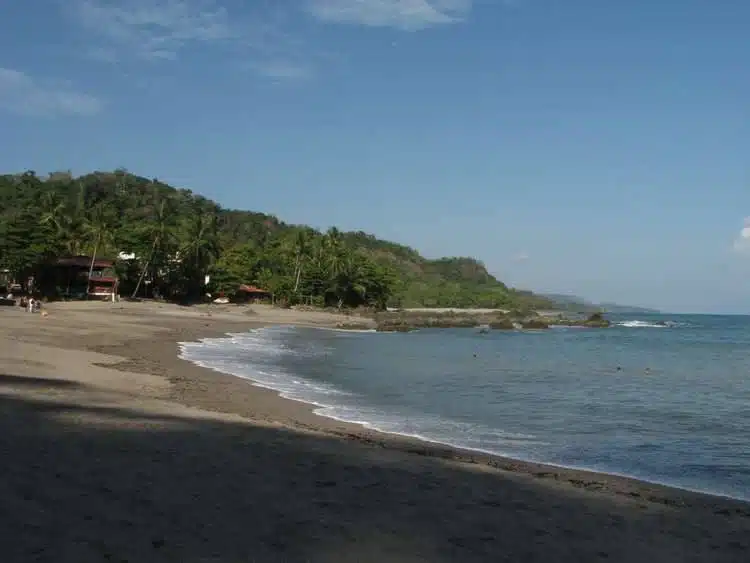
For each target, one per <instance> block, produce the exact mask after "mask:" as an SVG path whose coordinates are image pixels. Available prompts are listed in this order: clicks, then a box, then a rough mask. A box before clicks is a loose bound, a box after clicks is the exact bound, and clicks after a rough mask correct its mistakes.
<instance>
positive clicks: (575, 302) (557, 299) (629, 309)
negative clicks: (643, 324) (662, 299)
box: [541, 293, 661, 314]
mask: <svg viewBox="0 0 750 563" xmlns="http://www.w3.org/2000/svg"><path fill="white" fill-rule="evenodd" d="M541 297H546V298H547V299H549V300H550V301H553V302H554V303H557V304H558V305H559V306H560V308H563V309H568V310H576V311H581V312H585V311H593V310H597V311H604V312H606V313H643V314H658V313H660V312H661V311H658V310H656V309H648V308H646V307H636V306H632V305H618V304H617V303H592V302H591V301H587V300H585V299H583V298H582V297H578V296H577V295H564V294H558V293H546V294H544V295H542V296H541Z"/></svg>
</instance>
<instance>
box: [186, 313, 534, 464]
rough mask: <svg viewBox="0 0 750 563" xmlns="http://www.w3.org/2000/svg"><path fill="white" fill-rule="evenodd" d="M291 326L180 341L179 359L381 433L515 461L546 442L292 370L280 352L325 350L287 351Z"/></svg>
mask: <svg viewBox="0 0 750 563" xmlns="http://www.w3.org/2000/svg"><path fill="white" fill-rule="evenodd" d="M292 330H293V328H292V327H273V328H261V329H255V330H251V331H249V332H247V333H239V334H229V335H227V336H226V337H223V338H206V339H203V340H201V341H199V342H181V343H180V350H181V352H180V357H181V358H183V359H185V360H188V361H190V362H192V363H194V364H196V365H199V366H201V367H204V368H207V369H212V370H214V371H218V372H221V373H225V374H229V375H233V376H235V377H239V378H242V379H245V380H247V381H249V382H251V383H252V384H253V385H256V386H258V387H263V388H266V389H271V390H274V391H276V392H278V393H279V394H280V395H281V396H282V397H284V398H286V399H292V400H295V401H300V402H304V403H307V404H310V405H313V406H314V407H316V408H315V409H314V412H315V413H316V414H318V415H320V416H324V417H326V418H331V419H334V420H338V421H341V422H348V423H353V424H360V425H362V426H365V427H367V428H371V429H373V430H377V431H380V432H385V433H390V434H397V435H401V436H405V437H411V438H416V439H419V440H423V441H426V442H431V443H435V444H442V445H445V446H452V447H456V448H462V449H467V450H473V451H477V452H483V453H487V454H495V455H513V457H515V458H516V459H525V457H524V456H523V454H524V452H528V450H529V448H530V447H531V448H532V449H533V447H540V446H545V445H549V444H546V443H543V442H540V441H538V440H537V439H536V438H535V437H534V436H531V435H527V434H513V433H508V432H504V431H502V430H499V429H496V428H491V427H489V426H485V425H481V424H471V423H466V422H458V421H453V420H448V419H445V418H441V417H439V416H435V415H429V414H420V413H414V412H386V411H384V410H383V409H379V408H375V407H372V406H368V405H367V399H366V398H365V397H361V396H357V395H355V394H353V393H350V392H347V391H345V390H342V389H339V388H337V387H335V386H333V385H329V384H326V383H323V382H318V381H312V380H309V379H305V378H303V377H301V376H300V375H299V374H296V373H290V372H288V371H286V370H284V369H283V367H281V365H280V362H279V360H281V359H282V358H283V356H285V355H294V356H300V355H301V356H311V357H313V356H317V355H320V354H321V353H325V349H324V348H322V347H318V348H315V347H313V346H312V344H310V345H309V346H307V347H303V348H302V349H299V348H295V349H294V350H292V349H290V348H289V347H288V346H287V345H286V344H285V342H284V340H285V338H287V337H288V335H289V332H290V331H292ZM337 332H338V331H337ZM341 332H342V333H346V332H352V331H348V330H341ZM365 332H369V331H365ZM342 336H345V335H344V334H342ZM238 352H239V353H238ZM529 460H531V459H529Z"/></svg>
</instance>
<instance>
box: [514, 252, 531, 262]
mask: <svg viewBox="0 0 750 563" xmlns="http://www.w3.org/2000/svg"><path fill="white" fill-rule="evenodd" d="M528 259H529V255H528V253H526V252H519V253H518V254H516V255H515V256H513V261H514V262H526V261H527V260H528Z"/></svg>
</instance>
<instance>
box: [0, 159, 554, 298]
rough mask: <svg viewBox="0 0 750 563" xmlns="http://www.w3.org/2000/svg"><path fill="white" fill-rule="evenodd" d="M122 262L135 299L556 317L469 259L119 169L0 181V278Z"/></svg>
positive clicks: (126, 283)
mask: <svg viewBox="0 0 750 563" xmlns="http://www.w3.org/2000/svg"><path fill="white" fill-rule="evenodd" d="M122 254H127V255H131V256H134V258H132V259H123V260H119V261H118V262H117V269H118V274H119V276H120V278H121V285H120V287H121V290H122V291H123V293H125V292H127V293H133V294H134V295H136V294H138V295H140V294H142V293H143V292H144V291H145V289H144V286H146V285H148V287H150V288H151V291H153V290H154V289H155V288H156V289H158V291H159V292H160V293H161V294H162V295H164V296H165V297H168V298H173V299H181V300H191V299H197V298H200V297H201V296H202V295H203V294H204V293H205V292H206V291H210V292H227V293H231V292H234V291H235V290H236V289H237V287H238V286H239V285H240V284H253V285H257V286H259V287H262V288H264V289H266V290H268V291H269V292H272V293H273V294H274V295H275V296H276V297H277V299H279V300H281V301H283V302H286V303H289V304H295V303H309V304H313V305H332V306H338V307H342V306H348V307H355V306H370V307H375V308H383V307H385V306H402V307H508V308H540V307H543V308H554V304H553V303H552V302H551V301H550V300H548V299H545V298H543V297H540V296H537V295H534V294H533V293H531V292H524V291H518V290H514V289H511V288H508V287H507V286H506V285H505V284H503V283H502V282H500V281H498V280H497V279H495V278H494V277H493V276H492V275H490V274H489V273H488V272H487V269H486V268H485V267H484V265H483V264H482V263H481V262H479V261H478V260H475V259H473V258H466V257H458V258H441V259H439V260H428V259H425V258H424V257H422V256H421V255H420V254H419V253H418V252H417V251H416V250H414V249H412V248H409V247H408V246H404V245H401V244H397V243H394V242H390V241H384V240H380V239H378V238H376V237H375V236H373V235H370V234H367V233H364V232H341V231H339V230H338V229H336V228H335V227H332V228H330V229H328V230H327V231H326V232H320V231H318V230H316V229H313V228H311V227H308V226H305V225H290V224H286V223H284V222H283V221H281V220H279V219H278V218H277V217H274V216H273V215H267V214H264V213H257V212H252V211H240V210H233V209H223V208H222V207H221V206H220V205H219V204H217V203H216V202H214V201H211V200H209V199H207V198H205V197H203V196H201V195H198V194H195V193H193V192H191V191H190V190H186V189H178V188H174V187H172V186H169V185H167V184H165V183H163V182H160V181H159V180H158V179H148V178H144V177H140V176H136V175H133V174H131V173H129V172H127V171H125V170H115V171H114V172H94V173H91V174H86V175H83V176H80V177H75V176H73V175H72V174H70V173H65V172H58V173H53V174H50V175H49V176H47V177H44V178H43V177H40V176H38V175H37V174H36V173H34V172H31V171H28V172H24V173H22V174H7V175H3V176H0V268H4V269H8V270H10V272H12V273H13V274H14V275H16V276H18V277H20V276H24V275H27V274H29V273H32V272H33V271H34V270H35V268H38V267H39V266H40V265H42V264H45V263H47V262H49V261H50V260H53V259H54V258H56V257H60V256H74V255H88V256H92V255H96V256H101V257H107V258H111V259H117V258H118V256H120V255H122ZM206 276H209V277H210V282H209V284H208V286H206V284H205V279H206Z"/></svg>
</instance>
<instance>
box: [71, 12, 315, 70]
mask: <svg viewBox="0 0 750 563" xmlns="http://www.w3.org/2000/svg"><path fill="white" fill-rule="evenodd" d="M269 1H270V0H269ZM295 1H296V0H295ZM60 2H61V6H62V9H63V11H64V12H65V14H66V15H67V17H68V19H69V20H70V21H72V22H74V24H75V25H76V26H77V27H78V28H79V29H81V30H82V31H83V32H84V40H85V41H87V43H88V45H89V48H88V53H87V54H88V57H89V58H90V59H92V60H96V61H99V62H106V63H123V62H127V61H150V62H162V63H163V62H169V61H176V60H178V59H183V58H186V57H187V54H188V52H189V50H190V49H202V50H204V51H205V50H209V49H210V50H213V52H214V53H221V55H220V56H221V58H216V59H215V60H216V61H218V62H219V64H223V63H226V64H228V65H229V66H230V67H235V68H236V67H237V64H238V63H239V65H240V66H241V67H243V68H245V69H250V70H252V71H253V72H256V73H257V74H259V75H261V76H264V77H267V78H272V79H275V80H281V79H290V80H291V79H294V80H297V79H300V78H304V77H307V76H309V75H310V74H311V73H312V68H313V66H312V62H311V60H312V59H313V58H314V57H313V55H312V54H311V53H309V52H307V51H305V50H304V49H303V48H302V47H301V46H300V43H301V41H300V38H298V37H296V36H294V35H293V34H291V33H288V32H287V31H285V30H284V23H285V18H286V16H287V13H288V9H284V8H283V7H281V6H279V5H277V4H275V3H269V2H260V3H258V4H251V5H250V6H244V7H241V5H240V4H239V3H235V4H230V3H229V2H227V1H226V0H60ZM228 6H234V7H236V8H237V9H236V11H232V12H231V13H230V10H229V7H228ZM297 9H298V8H297ZM301 53H304V57H303V56H301ZM301 59H304V60H310V62H309V63H306V64H303V63H299V62H295V61H298V60H301Z"/></svg>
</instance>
